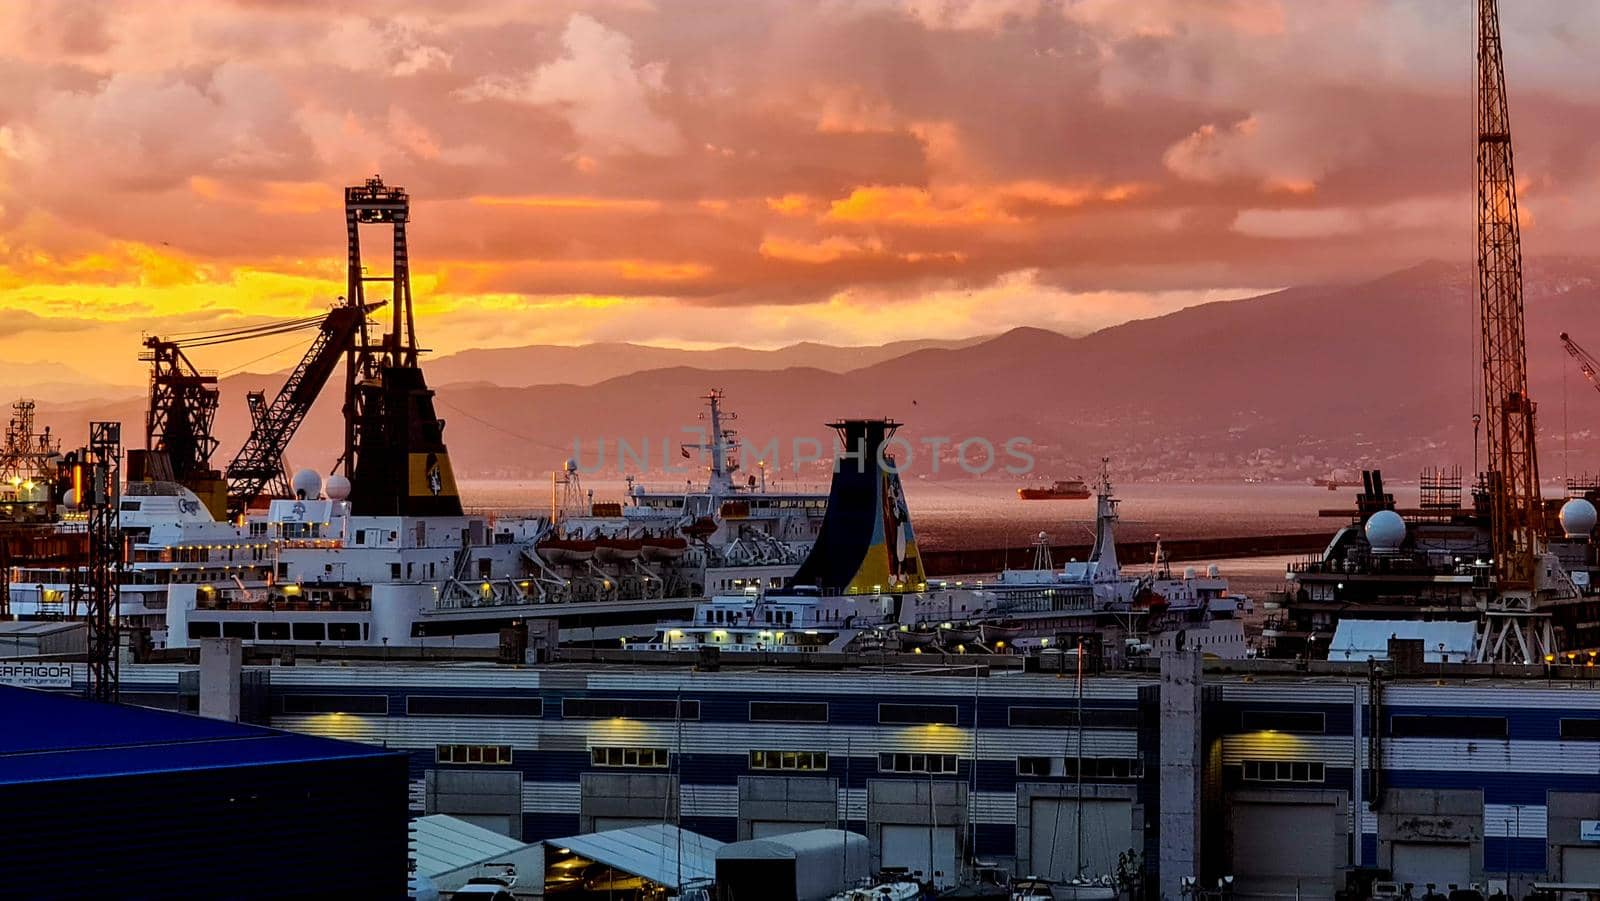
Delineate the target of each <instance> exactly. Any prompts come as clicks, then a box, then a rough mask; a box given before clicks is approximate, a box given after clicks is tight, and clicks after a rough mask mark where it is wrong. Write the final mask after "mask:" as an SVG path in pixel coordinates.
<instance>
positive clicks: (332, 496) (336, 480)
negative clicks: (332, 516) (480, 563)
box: [322, 475, 350, 501]
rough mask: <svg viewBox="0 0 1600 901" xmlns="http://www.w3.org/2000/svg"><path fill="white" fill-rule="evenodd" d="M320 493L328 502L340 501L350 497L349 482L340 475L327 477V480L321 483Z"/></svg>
mask: <svg viewBox="0 0 1600 901" xmlns="http://www.w3.org/2000/svg"><path fill="white" fill-rule="evenodd" d="M322 493H323V494H326V495H327V496H328V500H330V501H342V500H344V499H345V498H347V497H349V496H350V480H349V479H347V478H345V477H344V476H341V475H331V476H328V480H327V481H326V482H323V483H322Z"/></svg>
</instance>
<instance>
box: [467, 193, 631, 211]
mask: <svg viewBox="0 0 1600 901" xmlns="http://www.w3.org/2000/svg"><path fill="white" fill-rule="evenodd" d="M469 200H470V201H471V202H472V203H476V204H479V205H481V206H520V207H531V208H534V209H541V210H614V211H618V212H625V213H653V212H656V211H657V210H659V209H661V202H660V201H658V200H642V199H636V198H635V199H628V198H620V199H619V198H615V197H555V196H547V195H544V196H542V195H522V196H516V197H506V196H498V195H492V194H479V195H475V196H473V197H471V198H469Z"/></svg>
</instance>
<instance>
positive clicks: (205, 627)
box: [189, 622, 222, 638]
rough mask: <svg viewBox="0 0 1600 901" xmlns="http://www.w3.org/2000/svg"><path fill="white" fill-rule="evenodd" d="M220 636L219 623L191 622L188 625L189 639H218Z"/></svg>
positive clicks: (220, 627) (220, 626)
mask: <svg viewBox="0 0 1600 901" xmlns="http://www.w3.org/2000/svg"><path fill="white" fill-rule="evenodd" d="M221 635H222V624H221V623H208V622H191V623H190V624H189V637H190V638H219V637H221Z"/></svg>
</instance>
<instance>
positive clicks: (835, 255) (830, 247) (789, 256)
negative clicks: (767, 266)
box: [761, 235, 883, 263]
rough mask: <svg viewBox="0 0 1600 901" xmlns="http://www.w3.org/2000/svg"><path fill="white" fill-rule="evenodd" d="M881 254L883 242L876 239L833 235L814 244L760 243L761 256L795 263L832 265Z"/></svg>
mask: <svg viewBox="0 0 1600 901" xmlns="http://www.w3.org/2000/svg"><path fill="white" fill-rule="evenodd" d="M882 254H883V242H882V241H879V240H878V239H876V238H869V239H867V240H864V241H858V240H855V239H854V238H845V237H840V236H838V235H835V236H833V237H830V238H824V239H823V240H821V241H817V242H814V243H808V242H805V241H793V240H790V239H787V238H767V239H765V240H763V241H762V242H761V255H762V256H764V257H769V258H771V259H774V260H789V261H791V262H796V263H832V262H835V261H838V260H842V259H844V258H846V257H869V256H879V255H882Z"/></svg>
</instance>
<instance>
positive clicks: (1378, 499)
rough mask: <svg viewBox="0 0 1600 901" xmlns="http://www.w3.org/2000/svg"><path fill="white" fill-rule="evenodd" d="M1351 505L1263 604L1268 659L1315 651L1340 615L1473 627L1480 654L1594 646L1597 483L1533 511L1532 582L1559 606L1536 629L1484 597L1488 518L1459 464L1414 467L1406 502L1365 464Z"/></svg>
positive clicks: (1597, 637)
mask: <svg viewBox="0 0 1600 901" xmlns="http://www.w3.org/2000/svg"><path fill="white" fill-rule="evenodd" d="M1362 475H1363V490H1362V492H1361V493H1360V494H1358V495H1357V496H1356V507H1355V510H1354V511H1342V510H1326V511H1323V513H1324V515H1327V516H1336V517H1344V518H1347V519H1348V522H1347V524H1346V525H1345V526H1343V527H1341V528H1340V529H1339V531H1338V532H1337V533H1335V535H1334V536H1333V538H1332V540H1330V541H1329V543H1328V546H1327V548H1325V549H1324V550H1323V552H1322V553H1321V554H1319V555H1318V556H1317V557H1315V558H1313V559H1310V560H1304V561H1299V562H1296V563H1292V564H1290V565H1289V567H1288V570H1287V572H1286V573H1285V580H1286V586H1285V589H1284V591H1283V592H1282V593H1279V594H1275V595H1273V596H1272V597H1271V598H1269V599H1268V602H1267V604H1266V607H1267V611H1268V616H1267V620H1266V622H1265V625H1264V629H1263V632H1262V638H1263V639H1264V641H1265V643H1266V645H1267V648H1268V650H1269V651H1270V653H1272V654H1273V655H1275V656H1308V657H1313V658H1316V657H1323V656H1326V654H1327V648H1328V646H1329V644H1330V642H1332V640H1333V638H1334V635H1335V633H1336V631H1337V629H1338V626H1339V623H1340V622H1341V621H1344V620H1424V621H1433V622H1462V623H1471V624H1473V626H1474V628H1475V631H1476V634H1477V638H1476V640H1475V641H1474V645H1473V649H1472V655H1473V657H1474V658H1475V659H1478V660H1484V661H1487V660H1493V659H1497V658H1503V657H1505V656H1507V655H1508V654H1509V655H1511V656H1512V657H1513V658H1514V659H1515V660H1516V661H1517V662H1526V663H1537V662H1540V661H1541V660H1543V659H1544V658H1545V656H1546V655H1550V656H1551V657H1554V656H1556V655H1557V654H1558V653H1559V651H1557V650H1552V649H1551V648H1558V649H1574V650H1576V649H1582V648H1592V647H1600V594H1596V591H1595V584H1596V580H1597V576H1600V557H1597V555H1596V548H1595V546H1594V544H1593V543H1592V540H1591V535H1592V533H1593V530H1594V525H1595V507H1594V502H1595V499H1596V497H1600V490H1597V487H1600V486H1594V485H1585V484H1578V483H1573V484H1571V485H1570V486H1569V497H1568V498H1566V499H1551V500H1547V501H1546V502H1545V503H1544V505H1543V506H1542V508H1541V511H1542V512H1541V517H1540V528H1539V541H1540V544H1541V546H1542V548H1543V551H1542V553H1541V555H1540V561H1541V562H1540V566H1539V567H1538V569H1537V570H1536V571H1535V573H1534V576H1535V583H1534V584H1535V585H1536V587H1537V588H1538V589H1539V590H1540V591H1542V592H1544V593H1545V594H1546V595H1547V596H1549V597H1559V599H1560V601H1559V603H1546V604H1542V605H1541V606H1540V608H1539V609H1538V611H1537V612H1536V613H1535V614H1534V616H1533V617H1531V619H1526V620H1525V622H1532V623H1533V628H1532V629H1528V628H1513V629H1506V628H1503V626H1504V623H1502V622H1501V621H1500V619H1499V618H1498V617H1497V616H1496V615H1495V610H1494V607H1493V605H1492V604H1491V603H1490V602H1489V601H1488V600H1487V599H1486V592H1487V590H1488V588H1489V586H1490V585H1491V584H1492V578H1493V573H1494V562H1493V558H1494V543H1493V536H1492V534H1491V529H1490V519H1491V517H1492V515H1493V514H1492V513H1491V511H1490V507H1489V504H1488V499H1487V496H1486V491H1485V489H1484V487H1483V486H1482V485H1481V484H1480V485H1479V486H1478V487H1477V488H1476V490H1475V491H1474V492H1473V498H1472V503H1471V504H1470V505H1468V506H1463V504H1462V494H1463V486H1462V482H1461V474H1460V472H1459V470H1449V471H1441V470H1430V471H1428V472H1425V473H1423V474H1422V478H1421V481H1420V487H1419V498H1420V501H1419V503H1418V504H1417V506H1415V507H1409V508H1402V507H1400V506H1398V505H1397V504H1396V502H1395V497H1394V495H1393V494H1392V493H1390V492H1389V491H1387V490H1385V485H1384V481H1383V475H1382V473H1380V472H1378V471H1375V470H1373V471H1367V472H1365V473H1363V474H1362Z"/></svg>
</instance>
